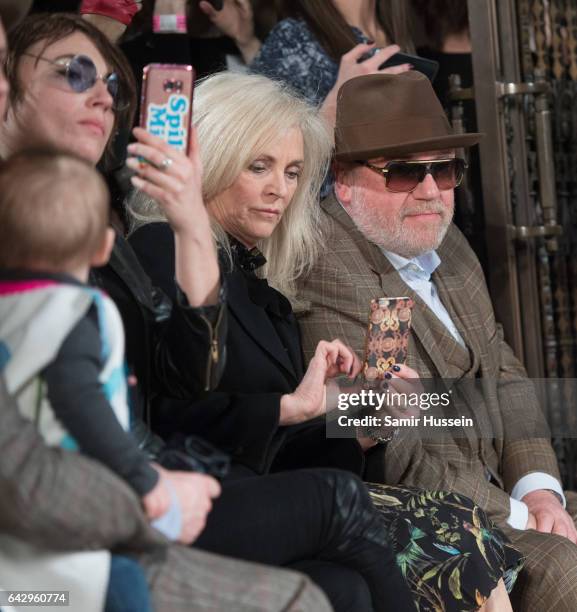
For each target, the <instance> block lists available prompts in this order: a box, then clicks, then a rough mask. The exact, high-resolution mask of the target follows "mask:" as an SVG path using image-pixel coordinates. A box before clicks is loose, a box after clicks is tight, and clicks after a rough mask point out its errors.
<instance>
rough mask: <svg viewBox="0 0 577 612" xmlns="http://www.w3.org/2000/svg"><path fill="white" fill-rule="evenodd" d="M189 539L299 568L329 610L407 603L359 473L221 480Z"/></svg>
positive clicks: (407, 593)
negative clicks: (326, 601) (211, 503)
mask: <svg viewBox="0 0 577 612" xmlns="http://www.w3.org/2000/svg"><path fill="white" fill-rule="evenodd" d="M194 545H195V546H196V547H198V548H201V549H204V550H207V551H210V552H214V553H218V554H222V555H227V556H231V557H236V558H239V559H245V560H248V561H256V562H260V563H265V564H268V565H275V566H285V567H292V568H294V569H298V570H299V571H303V572H304V573H307V574H308V575H309V576H310V577H311V578H312V579H313V580H314V581H315V582H317V584H319V586H320V587H321V588H323V589H324V590H325V592H326V593H327V596H328V597H329V599H330V600H331V603H332V604H333V607H334V608H335V610H339V612H340V611H342V610H343V611H344V610H359V611H361V610H376V611H378V612H381V611H385V610H395V611H398V610H414V609H415V607H414V603H413V599H412V597H411V594H410V591H409V589H408V587H407V585H406V583H405V580H404V579H403V577H402V575H401V572H400V570H399V568H398V567H397V565H396V563H395V559H394V555H393V553H392V550H391V548H390V547H389V545H388V543H387V541H386V535H385V530H384V528H383V524H382V522H381V518H380V516H379V514H378V512H377V511H376V510H375V508H374V507H373V505H372V502H371V501H370V498H369V495H368V493H367V490H366V488H365V486H364V485H363V483H362V482H361V480H360V479H359V478H357V477H356V476H354V475H353V474H350V473H347V472H343V471H339V470H331V469H314V470H313V469H311V470H298V471H293V472H282V473H278V474H272V475H267V476H257V477H249V478H241V479H238V480H232V481H225V482H224V483H223V490H222V494H221V496H220V498H218V499H217V500H216V501H215V504H214V507H213V510H212V512H211V513H210V514H209V517H208V521H207V525H206V528H205V529H204V531H203V532H202V534H201V535H200V537H199V539H198V540H197V541H196V542H195V544H194Z"/></svg>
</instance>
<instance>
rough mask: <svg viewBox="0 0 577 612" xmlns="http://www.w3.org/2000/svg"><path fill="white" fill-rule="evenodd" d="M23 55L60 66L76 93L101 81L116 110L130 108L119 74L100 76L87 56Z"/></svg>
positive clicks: (112, 73)
mask: <svg viewBox="0 0 577 612" xmlns="http://www.w3.org/2000/svg"><path fill="white" fill-rule="evenodd" d="M22 55H27V56H28V57H34V58H36V59H38V60H42V61H44V62H48V63H49V64H52V65H53V66H58V68H60V69H61V74H62V75H63V76H65V77H66V81H67V83H68V85H69V87H70V89H72V91H75V92H76V93H83V92H85V91H87V90H89V89H90V88H91V87H94V85H96V81H98V80H100V81H102V82H103V83H104V84H105V85H106V89H107V91H108V93H109V94H110V96H111V97H112V100H113V103H112V106H113V108H114V110H116V111H119V110H124V109H126V108H128V105H129V103H128V100H127V99H126V97H125V96H124V95H123V93H122V87H121V85H120V78H119V76H118V74H116V72H111V73H110V74H106V75H101V74H98V72H97V70H96V66H95V65H94V62H93V61H92V60H91V59H90V58H89V57H87V56H86V55H74V56H73V57H71V58H70V59H66V60H51V59H48V58H46V57H42V56H41V55H34V54H32V53H23V54H22Z"/></svg>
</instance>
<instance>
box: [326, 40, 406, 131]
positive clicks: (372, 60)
mask: <svg viewBox="0 0 577 612" xmlns="http://www.w3.org/2000/svg"><path fill="white" fill-rule="evenodd" d="M400 49H401V48H400V47H399V46H398V45H389V46H388V47H383V48H382V49H376V51H375V45H374V43H371V44H368V43H361V44H358V45H357V46H356V47H353V48H352V49H351V50H350V51H349V52H348V53H345V54H344V55H343V56H342V57H341V63H340V65H339V73H338V75H337V81H336V83H335V85H334V87H333V88H332V89H331V91H330V92H329V94H328V96H327V97H326V98H325V101H324V102H323V105H322V106H321V111H322V112H323V114H324V115H325V117H326V118H327V119H328V120H329V121H330V122H331V125H333V126H334V124H335V121H336V105H337V94H338V91H339V89H340V88H341V86H342V85H344V84H345V83H346V82H347V81H348V80H350V79H352V78H354V77H357V76H362V75H364V74H400V73H401V72H407V70H411V68H412V66H411V64H401V65H400V66H393V67H391V68H381V66H382V65H383V64H384V63H385V62H386V61H387V60H389V59H390V58H391V57H392V56H393V55H395V54H396V53H398V52H399V51H400ZM369 53H373V55H372V56H371V57H368V58H367V59H364V56H366V55H367V54H369Z"/></svg>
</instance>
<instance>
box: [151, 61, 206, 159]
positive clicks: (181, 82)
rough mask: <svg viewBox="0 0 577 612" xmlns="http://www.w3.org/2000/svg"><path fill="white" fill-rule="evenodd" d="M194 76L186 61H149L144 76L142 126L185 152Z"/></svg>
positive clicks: (190, 120)
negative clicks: (159, 62) (177, 62)
mask: <svg viewBox="0 0 577 612" xmlns="http://www.w3.org/2000/svg"><path fill="white" fill-rule="evenodd" d="M194 77H195V72H194V68H193V67H192V66H189V65H184V64H149V65H148V66H145V67H144V71H143V75H142V99H141V103H140V126H141V127H143V128H144V129H145V130H146V131H147V132H150V133H151V134H154V135H155V136H159V137H160V138H162V139H163V140H164V141H165V142H167V143H168V144H169V145H170V146H172V147H174V148H175V149H178V150H179V151H182V152H183V153H188V150H189V145H190V128H191V122H192V93H193V90H194Z"/></svg>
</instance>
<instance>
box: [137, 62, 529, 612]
mask: <svg viewBox="0 0 577 612" xmlns="http://www.w3.org/2000/svg"><path fill="white" fill-rule="evenodd" d="M239 92H242V95H239ZM194 107H195V111H194V121H195V124H196V128H197V131H198V135H199V146H200V153H201V157H202V160H203V169H204V170H203V192H204V196H205V201H206V205H207V209H208V212H209V215H210V216H211V218H212V220H213V222H214V224H215V228H216V232H217V235H219V236H220V245H221V247H222V251H223V259H222V262H223V263H222V266H223V272H224V273H225V274H226V279H227V286H228V309H229V333H228V338H227V364H226V367H225V371H224V374H223V377H222V379H221V382H220V383H219V385H218V387H217V389H216V391H215V392H213V393H208V394H206V395H205V397H204V398H203V399H202V401H199V402H197V404H196V405H187V406H186V407H185V408H184V407H183V406H182V405H179V406H176V405H172V406H170V405H169V404H168V403H166V404H164V406H163V408H164V411H163V414H162V418H161V419H159V422H158V426H159V427H160V428H161V429H162V431H163V433H164V434H165V435H170V434H171V433H172V434H175V433H192V432H196V433H200V434H201V435H202V436H204V437H207V438H208V439H209V440H211V441H213V442H214V443H215V444H217V445H218V446H222V447H223V448H225V449H226V450H227V451H229V452H230V453H231V454H232V456H233V460H234V461H235V465H234V470H233V472H234V475H235V476H237V477H238V476H241V475H263V474H267V473H268V472H276V471H287V470H289V471H290V470H294V469H297V468H302V467H312V466H319V465H322V466H326V465H330V466H334V467H338V468H341V469H346V470H349V471H353V472H355V473H356V474H358V475H362V474H363V468H364V464H365V449H366V450H367V452H369V453H370V452H371V450H370V448H369V441H368V440H361V441H357V440H356V439H328V438H327V435H326V429H325V422H324V419H323V418H322V417H323V415H324V414H325V413H326V412H327V410H329V409H330V406H327V404H328V403H330V402H327V395H328V393H327V388H328V387H327V386H326V385H329V384H330V378H331V377H334V376H335V375H338V374H349V375H350V376H351V377H354V376H355V375H356V374H357V373H358V372H359V368H360V364H359V362H358V359H357V358H356V357H355V356H354V355H351V353H350V352H349V349H348V347H345V346H344V345H343V344H342V343H341V342H339V341H338V340H333V341H331V342H329V340H331V339H330V338H327V339H326V340H327V341H322V342H320V343H319V344H318V346H317V348H316V352H315V354H314V356H313V358H312V359H311V361H310V364H309V366H308V368H306V369H305V366H304V362H303V358H302V347H301V342H300V335H299V329H298V325H297V322H296V320H295V317H294V314H293V312H292V308H291V303H290V302H289V300H288V299H287V297H289V298H290V299H291V300H292V301H293V303H298V296H297V295H296V291H295V281H296V279H297V278H298V277H299V276H300V275H301V274H303V273H304V272H306V270H307V269H308V267H309V266H310V265H311V264H312V263H313V262H314V260H315V256H316V254H318V253H319V252H320V251H321V249H322V248H323V245H322V242H321V240H320V236H319V234H318V225H319V224H318V218H319V214H320V211H319V207H318V206H317V205H316V199H317V197H318V189H319V187H320V183H321V181H322V177H323V175H324V170H325V168H326V165H327V162H328V157H329V153H330V146H329V142H330V137H329V135H328V134H327V131H326V126H325V127H323V125H321V124H320V123H319V119H318V116H317V115H318V114H317V113H316V110H315V109H314V108H312V107H310V106H309V105H308V104H307V103H306V102H304V101H302V100H300V99H298V98H296V97H295V96H294V95H292V94H291V93H289V92H288V91H287V90H286V89H284V88H283V86H282V85H280V84H278V83H276V82H273V81H271V80H269V79H266V78H264V77H262V76H258V75H238V74H230V73H228V74H225V73H223V74H219V75H215V76H213V77H210V78H209V79H207V80H206V81H204V82H203V83H201V84H200V85H198V87H197V88H196V91H195V102H194ZM131 152H132V153H133V154H134V155H142V154H146V153H147V151H146V150H145V149H142V148H141V147H140V146H138V145H137V146H135V147H134V148H133V149H132V151H131ZM429 166H430V167H425V168H424V170H425V171H427V170H429V171H430V172H434V173H435V174H436V176H437V178H439V180H440V179H441V177H442V176H446V177H447V178H449V177H448V173H449V172H450V171H452V170H451V168H452V165H451V164H450V166H448V167H447V166H442V165H441V162H439V163H438V164H437V163H435V162H431V163H430V164H429ZM410 168H411V171H410V173H409V172H407V170H406V168H405V170H404V171H403V173H402V174H401V175H399V174H398V171H396V170H394V169H390V168H387V169H385V172H386V173H387V174H388V173H389V171H391V172H392V173H393V177H394V176H395V175H396V176H397V179H396V180H397V181H398V179H399V176H401V177H402V178H403V186H406V185H407V182H408V181H409V180H411V181H412V180H413V178H419V176H420V173H421V172H422V171H423V167H422V166H416V165H411V166H410ZM453 170H454V168H453ZM146 175H147V170H146V169H145V170H143V171H141V177H140V181H139V186H141V187H142V189H143V191H144V192H146V193H149V194H151V195H153V192H152V191H151V190H150V189H148V188H147V186H146ZM451 180H452V179H451ZM399 186H400V184H399V183H398V182H397V187H399ZM131 205H132V208H133V210H136V211H137V218H138V219H139V220H140V221H142V220H143V219H144V220H147V221H151V220H157V221H158V220H160V219H162V214H161V211H160V210H159V209H158V207H157V206H156V205H155V204H154V202H153V201H151V200H150V199H147V198H143V197H142V195H137V196H136V197H135V198H134V199H133V201H132V203H131ZM130 241H131V244H132V245H133V247H134V249H135V250H136V252H137V254H138V255H139V256H140V258H141V261H142V263H143V266H144V267H145V268H146V269H147V271H148V272H149V274H150V276H151V278H152V279H153V281H154V282H155V283H157V284H159V286H161V287H162V288H163V289H164V290H165V291H167V292H169V293H172V294H173V293H174V282H173V280H172V279H173V278H174V268H173V266H172V260H173V253H174V250H173V249H174V238H173V236H172V232H171V230H170V228H169V226H168V225H167V224H166V223H148V224H145V225H144V226H142V227H140V228H139V229H137V230H136V231H135V232H134V233H133V234H132V236H131V238H130ZM151 245H154V246H151ZM266 279H268V282H267V280H266ZM269 282H270V285H269ZM337 282H338V281H337ZM271 285H272V286H271ZM273 286H274V287H275V288H273ZM332 354H334V355H337V356H338V359H337V360H336V361H335V365H334V366H331V367H327V358H330V355H332ZM398 374H399V375H400V376H403V377H405V378H407V377H409V378H410V377H411V376H415V373H414V372H413V371H412V370H410V369H409V368H406V367H405V368H403V369H402V370H401V371H399V372H398ZM397 381H398V379H397ZM391 384H393V385H394V384H395V382H394V381H391ZM315 417H320V418H315ZM285 473H286V472H285ZM261 477H262V476H261ZM370 490H371V493H372V495H373V501H374V502H375V504H376V505H377V506H378V507H379V509H380V511H381V513H382V519H383V529H384V530H385V532H386V533H387V535H388V537H389V538H390V541H391V542H394V543H395V544H394V546H395V552H396V555H397V556H396V559H397V563H398V565H399V567H400V568H401V570H402V571H403V574H404V575H405V577H406V578H407V582H408V583H409V585H410V588H411V590H412V593H413V597H414V598H415V600H416V601H417V602H418V606H419V609H421V610H440V609H442V610H474V609H478V608H480V607H481V606H482V605H483V604H484V603H485V604H486V609H494V610H496V609H498V610H507V609H510V604H508V597H507V595H506V592H505V593H504V594H503V592H504V590H503V589H502V590H501V591H499V592H498V593H495V594H494V595H492V591H493V590H494V589H495V588H497V585H501V584H502V582H501V581H502V578H503V576H504V575H505V572H506V570H510V571H509V572H508V573H507V576H508V577H510V578H511V579H512V580H513V579H514V577H515V570H516V569H517V563H518V561H519V557H518V555H517V553H516V551H514V550H511V552H510V554H509V548H508V545H507V544H506V541H505V538H504V537H503V536H502V534H501V533H500V532H499V531H497V530H493V528H492V526H491V524H490V522H489V521H488V519H487V518H486V516H485V515H484V513H483V512H482V511H480V510H479V509H478V508H476V507H474V505H473V504H472V502H471V501H470V500H468V499H467V498H464V497H461V496H457V495H452V494H448V493H443V492H435V493H430V492H425V491H421V490H416V489H405V488H400V487H387V486H380V485H370ZM431 517H434V518H431ZM466 525H475V526H476V528H480V529H481V528H482V529H485V530H486V531H485V532H484V533H486V534H487V535H489V534H491V535H490V539H491V546H487V547H485V546H483V547H479V546H478V545H477V540H476V538H475V536H474V535H473V533H472V532H471V531H470V530H469V529H467V528H466ZM289 536H290V534H289ZM451 556H452V560H447V559H448V558H449V557H451ZM423 568H426V569H423ZM498 588H501V586H499V587H498ZM507 605H509V607H507ZM499 606H500V607H499Z"/></svg>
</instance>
